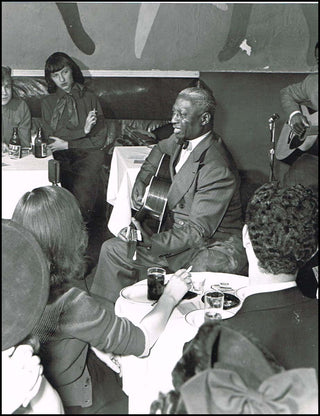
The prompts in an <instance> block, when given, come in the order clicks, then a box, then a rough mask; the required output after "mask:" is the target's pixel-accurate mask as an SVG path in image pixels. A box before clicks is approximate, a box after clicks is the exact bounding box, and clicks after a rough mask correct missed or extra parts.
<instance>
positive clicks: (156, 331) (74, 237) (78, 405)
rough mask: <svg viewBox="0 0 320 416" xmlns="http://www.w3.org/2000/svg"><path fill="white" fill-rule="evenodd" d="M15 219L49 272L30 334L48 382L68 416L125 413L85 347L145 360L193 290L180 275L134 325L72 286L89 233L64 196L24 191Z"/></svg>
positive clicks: (107, 374)
mask: <svg viewBox="0 0 320 416" xmlns="http://www.w3.org/2000/svg"><path fill="white" fill-rule="evenodd" d="M12 219H13V220H14V221H16V222H18V223H20V224H22V225H23V226H24V227H25V228H27V229H28V230H30V231H31V232H32V233H33V234H34V236H35V237H36V239H37V240H38V242H39V244H40V246H41V247H42V249H43V251H44V253H45V254H46V257H47V261H48V264H49V267H50V295H49V301H48V304H47V306H46V308H45V311H44V313H43V315H42V318H41V320H40V322H39V323H38V324H37V326H36V328H35V331H34V332H35V333H36V334H38V336H39V338H40V343H41V348H40V356H41V360H42V363H43V366H44V369H45V375H46V377H47V378H48V380H49V381H50V382H51V384H52V385H53V387H54V388H55V389H56V390H57V391H58V393H59V394H60V397H61V399H62V401H63V405H64V408H65V411H66V413H86V414H88V413H112V414H115V413H127V412H128V408H127V396H126V395H125V394H124V393H123V391H122V389H121V383H120V379H119V376H118V374H117V373H116V372H113V371H112V370H111V369H110V368H109V367H108V366H106V365H105V364H104V363H103V362H102V361H101V360H100V359H99V358H98V357H97V356H96V355H95V353H94V352H93V350H92V349H91V348H90V347H91V346H92V347H94V348H96V349H97V350H99V351H102V352H107V353H108V352H110V353H114V354H117V355H136V356H138V357H143V356H146V355H148V354H149V351H150V348H152V346H153V345H154V343H155V342H156V341H157V339H158V337H159V336H160V334H161V333H162V331H163V330H164V328H165V326H166V323H167V321H168V319H169V317H170V315H171V313H172V311H173V309H174V307H175V306H176V305H177V303H178V302H179V301H180V300H181V299H182V297H183V296H184V295H185V293H186V292H187V291H188V289H189V288H190V286H191V275H190V273H189V272H187V271H186V270H184V269H181V270H179V271H177V272H176V273H175V274H174V275H173V277H172V278H171V280H170V281H169V283H168V284H167V285H166V287H165V289H164V292H163V294H162V296H161V297H160V299H159V301H158V302H157V304H156V305H155V306H154V308H153V309H152V311H151V312H150V313H148V314H147V315H146V316H145V317H144V318H143V319H142V321H141V323H140V324H139V325H138V326H136V325H134V324H132V323H131V322H130V321H129V320H128V319H126V318H120V317H117V316H116V315H115V313H114V305H112V304H111V303H108V302H107V301H106V300H105V301H104V302H103V300H102V299H97V298H94V297H92V296H90V295H89V294H88V293H87V292H86V291H84V290H82V289H80V288H79V287H77V286H76V285H75V281H77V280H78V281H79V280H81V279H83V275H84V271H85V259H84V252H85V249H86V245H87V232H86V229H85V225H84V222H83V218H82V215H81V212H80V209H79V205H78V203H77V201H76V199H75V197H74V196H73V195H72V194H71V193H70V192H69V191H68V190H66V189H64V188H61V187H57V186H47V187H41V188H36V189H34V190H33V191H31V192H27V193H26V194H25V195H24V196H23V197H22V198H21V199H20V201H19V202H18V204H17V206H16V208H15V211H14V214H13V217H12ZM105 272H106V273H109V270H106V271H105Z"/></svg>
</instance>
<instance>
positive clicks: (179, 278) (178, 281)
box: [162, 269, 192, 304]
mask: <svg viewBox="0 0 320 416" xmlns="http://www.w3.org/2000/svg"><path fill="white" fill-rule="evenodd" d="M191 287H192V280H191V273H190V272H188V271H187V270H186V269H180V270H178V271H176V272H175V274H174V275H173V276H172V277H171V279H170V280H169V282H168V284H167V285H166V287H165V288H164V291H163V294H162V296H169V297H171V298H173V299H174V300H175V302H176V304H177V303H179V302H180V300H181V299H182V298H183V296H184V295H185V294H186V293H187V292H188V290H190V289H191Z"/></svg>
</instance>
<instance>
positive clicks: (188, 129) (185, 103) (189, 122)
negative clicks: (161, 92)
mask: <svg viewBox="0 0 320 416" xmlns="http://www.w3.org/2000/svg"><path fill="white" fill-rule="evenodd" d="M171 122H172V126H173V129H174V134H175V135H176V137H177V138H178V139H180V140H192V139H195V138H196V137H199V136H201V135H202V134H203V133H202V130H203V125H202V123H201V111H199V108H197V107H195V106H194V105H193V104H192V102H191V101H190V100H186V99H184V98H177V99H176V102H175V103H174V106H173V108H172V117H171Z"/></svg>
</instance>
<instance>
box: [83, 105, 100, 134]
mask: <svg viewBox="0 0 320 416" xmlns="http://www.w3.org/2000/svg"><path fill="white" fill-rule="evenodd" d="M97 120H98V117H97V110H91V111H89V113H88V116H87V119H86V123H85V125H84V132H85V134H88V133H90V131H91V129H92V127H93V126H94V125H95V124H96V122H97Z"/></svg>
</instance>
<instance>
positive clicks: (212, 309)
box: [204, 290, 224, 321]
mask: <svg viewBox="0 0 320 416" xmlns="http://www.w3.org/2000/svg"><path fill="white" fill-rule="evenodd" d="M223 303H224V293H223V292H220V291H218V290H209V291H207V292H205V294H204V309H205V321H207V320H211V319H222V311H223Z"/></svg>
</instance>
